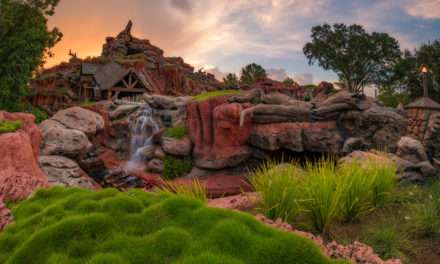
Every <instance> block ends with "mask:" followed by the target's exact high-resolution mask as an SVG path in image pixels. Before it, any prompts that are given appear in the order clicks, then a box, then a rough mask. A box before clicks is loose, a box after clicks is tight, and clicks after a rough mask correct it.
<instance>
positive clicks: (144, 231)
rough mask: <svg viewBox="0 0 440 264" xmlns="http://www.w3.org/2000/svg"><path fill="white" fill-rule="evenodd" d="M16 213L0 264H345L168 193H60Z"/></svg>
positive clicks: (45, 193)
mask: <svg viewBox="0 0 440 264" xmlns="http://www.w3.org/2000/svg"><path fill="white" fill-rule="evenodd" d="M91 203H93V204H94V206H95V209H94V210H93V211H92V212H90V211H83V209H84V207H85V206H84V205H85V204H88V205H90V204H91ZM28 208H40V209H39V210H29V209H28ZM108 208H112V209H111V210H110V211H109V210H107V209H108ZM13 214H14V220H15V223H14V224H11V225H9V226H8V227H7V228H6V229H5V230H4V231H2V232H1V233H0V263H10V264H12V263H33V264H42V263H63V264H73V263H157V264H169V263H182V264H183V263H234V264H235V263H236V264H239V263H240V264H246V263H255V264H258V263H261V264H263V263H264V264H278V263H298V264H321V263H322V264H326V263H328V264H330V263H340V262H337V261H334V260H330V259H328V258H327V257H325V256H323V255H322V253H321V251H320V249H319V248H318V247H317V246H316V245H315V244H314V242H312V241H311V240H309V239H307V238H303V237H299V236H297V235H294V234H291V233H286V232H280V231H278V230H275V229H272V228H270V227H268V226H266V225H264V224H262V223H260V222H258V221H257V220H256V219H255V218H254V217H252V216H250V215H246V214H245V213H239V212H234V211H228V210H222V209H215V208H209V207H207V206H205V205H204V204H203V203H201V202H199V201H197V200H194V199H189V198H185V197H181V196H175V195H169V194H164V193H148V192H144V191H142V190H131V191H129V192H125V193H120V192H118V191H116V190H113V189H106V190H100V191H90V190H83V189H81V190H80V189H65V188H59V187H57V188H53V189H50V190H42V191H38V192H37V193H36V195H35V196H34V197H32V198H31V199H29V200H26V201H24V202H22V203H20V204H19V205H18V206H16V207H15V208H14V209H13Z"/></svg>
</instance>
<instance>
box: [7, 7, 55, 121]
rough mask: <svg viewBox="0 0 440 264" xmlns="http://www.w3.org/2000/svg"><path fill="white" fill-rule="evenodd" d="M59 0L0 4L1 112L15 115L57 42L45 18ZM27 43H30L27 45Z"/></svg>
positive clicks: (52, 11) (53, 31)
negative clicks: (14, 112) (13, 112)
mask: <svg viewBox="0 0 440 264" xmlns="http://www.w3.org/2000/svg"><path fill="white" fill-rule="evenodd" d="M58 2H59V0H32V1H30V0H26V1H13V0H0V6H1V14H0V39H1V41H0V60H1V61H2V63H1V64H0V108H1V109H6V110H8V111H11V112H12V111H17V108H19V107H18V106H17V105H19V104H21V103H22V101H23V98H24V97H25V96H26V95H28V87H27V86H28V82H29V80H30V79H31V77H32V74H33V73H34V71H35V70H37V68H38V67H39V66H41V65H42V63H43V61H44V56H45V54H50V53H49V49H50V48H51V47H53V46H54V45H55V44H56V43H57V42H58V41H60V39H61V36H62V34H61V33H60V32H59V31H58V29H57V28H54V29H52V30H48V28H47V18H46V16H50V15H52V14H53V13H54V8H55V6H56V5H57V4H58ZM29 43H32V45H30V44H29Z"/></svg>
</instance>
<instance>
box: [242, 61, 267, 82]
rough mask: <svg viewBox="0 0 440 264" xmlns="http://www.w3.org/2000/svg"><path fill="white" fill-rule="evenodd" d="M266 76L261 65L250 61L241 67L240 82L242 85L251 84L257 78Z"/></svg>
mask: <svg viewBox="0 0 440 264" xmlns="http://www.w3.org/2000/svg"><path fill="white" fill-rule="evenodd" d="M266 77H267V75H266V70H265V69H264V68H263V67H262V66H261V65H258V64H256V63H251V64H248V65H246V66H245V67H244V68H243V69H241V77H240V82H241V84H244V85H252V84H254V83H255V82H256V81H257V80H258V79H263V78H266Z"/></svg>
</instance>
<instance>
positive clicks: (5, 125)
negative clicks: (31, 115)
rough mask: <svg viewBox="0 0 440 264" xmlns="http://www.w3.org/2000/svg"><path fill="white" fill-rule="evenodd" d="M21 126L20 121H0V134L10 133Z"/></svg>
mask: <svg viewBox="0 0 440 264" xmlns="http://www.w3.org/2000/svg"><path fill="white" fill-rule="evenodd" d="M21 126H22V122H21V120H16V121H9V120H0V134H3V133H12V132H15V131H17V130H18V129H20V128H21Z"/></svg>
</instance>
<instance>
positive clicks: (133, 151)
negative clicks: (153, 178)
mask: <svg viewBox="0 0 440 264" xmlns="http://www.w3.org/2000/svg"><path fill="white" fill-rule="evenodd" d="M129 122H130V123H129V128H130V138H131V139H130V159H129V161H128V162H127V164H126V166H125V169H126V170H127V171H128V170H132V169H134V168H138V167H142V166H143V165H144V162H145V160H144V156H143V152H144V151H145V150H146V149H148V148H153V147H154V146H153V142H152V139H153V135H154V134H155V133H156V132H158V131H159V129H160V127H159V124H158V123H157V122H156V121H155V120H154V119H153V111H152V109H151V108H150V106H149V105H145V106H142V108H141V109H139V110H138V111H137V112H136V113H134V114H133V115H132V116H131V117H130V120H129Z"/></svg>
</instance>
